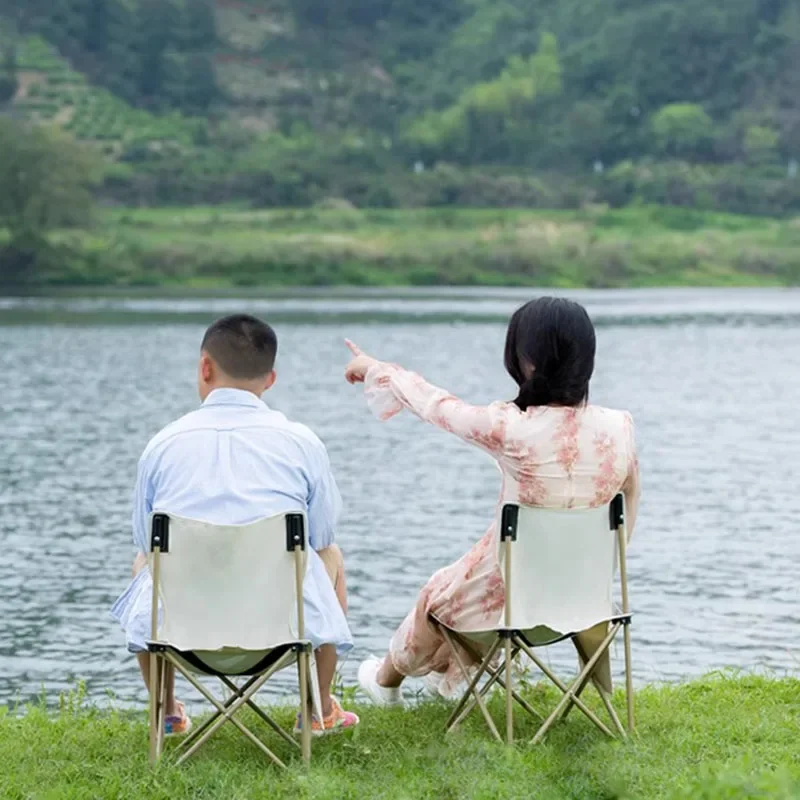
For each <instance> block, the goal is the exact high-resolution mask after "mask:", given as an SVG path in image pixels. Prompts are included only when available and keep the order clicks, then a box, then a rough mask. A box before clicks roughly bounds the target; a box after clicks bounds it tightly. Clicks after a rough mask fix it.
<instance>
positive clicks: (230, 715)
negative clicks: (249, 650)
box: [168, 655, 289, 768]
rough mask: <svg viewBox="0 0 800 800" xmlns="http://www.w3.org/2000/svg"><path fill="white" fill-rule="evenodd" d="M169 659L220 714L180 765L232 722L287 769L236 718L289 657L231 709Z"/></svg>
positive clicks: (242, 696) (182, 757) (274, 667)
mask: <svg viewBox="0 0 800 800" xmlns="http://www.w3.org/2000/svg"><path fill="white" fill-rule="evenodd" d="M168 658H169V659H170V660H171V661H172V663H174V664H175V666H176V667H177V668H178V669H180V670H181V672H182V674H183V676H184V677H185V678H186V680H188V681H189V683H191V684H192V686H194V688H195V689H197V691H198V692H200V694H202V695H203V696H204V697H205V698H206V700H208V701H209V702H210V703H211V704H212V705H213V706H214V707H215V708H216V709H217V711H219V712H220V715H219V718H218V719H217V720H215V721H214V723H213V724H212V725H210V726H209V728H208V730H206V731H205V732H204V733H203V735H202V736H200V737H199V738H198V740H197V741H196V742H195V743H194V744H193V745H192V746H191V747H190V748H189V749H188V750H187V751H186V752H185V753H183V755H181V757H180V758H179V759H178V762H177V763H179V764H181V763H183V762H184V761H185V760H186V759H187V758H190V757H191V756H192V755H193V754H194V753H195V752H197V750H198V748H200V747H201V745H203V744H204V743H205V742H206V741H208V739H209V738H210V737H211V736H212V735H213V734H214V733H216V732H217V730H219V728H220V727H221V726H222V725H223V724H224V723H225V722H230V723H232V724H233V725H235V726H236V727H237V728H238V729H239V731H241V733H243V734H244V735H245V736H246V737H247V738H248V739H250V741H251V742H253V744H254V745H256V747H258V748H259V750H261V751H262V752H263V753H265V754H266V755H267V756H268V757H269V758H270V759H272V761H274V762H275V763H276V764H277V765H278V766H280V767H283V768H285V767H286V765H285V764H284V763H283V762H282V761H281V760H280V759H279V758H278V757H277V756H276V755H275V754H274V753H273V752H272V751H271V750H270V749H269V748H268V747H267V746H266V745H265V744H264V743H263V742H262V741H261V740H260V739H259V738H258V737H257V736H255V734H253V733H252V732H251V731H250V730H249V729H248V728H247V727H245V725H244V724H242V722H240V721H239V720H238V719H236V717H235V716H234V715H235V714H236V713H238V711H239V710H240V709H241V708H242V707H243V706H245V705H246V704H247V701H248V700H250V698H251V697H252V696H253V695H254V694H255V693H256V692H257V691H258V690H259V689H260V688H261V687H262V686H263V685H264V683H266V682H267V680H269V678H270V677H272V675H274V674H275V672H277V671H278V670H279V669H282V668H283V667H284V666H286V664H287V662H288V658H289V657H288V656H286V657H284V658H282V659H280V661H278V662H277V663H276V664H274V665H273V666H272V667H271V668H270V670H269V671H268V672H266V673H264V675H261V676H259V678H258V679H257V680H256V681H255V682H254V683H253V685H252V686H250V687H249V688H248V690H247V691H246V692H243V693H242V695H241V696H240V697H237V698H236V699H235V700H234V702H233V703H231V705H230V706H229V707H227V708H226V707H225V706H224V705H223V703H221V702H220V701H219V700H217V698H216V697H214V695H213V694H211V692H209V690H208V689H206V687H205V686H203V684H202V683H200V681H198V680H197V679H196V678H195V677H194V676H193V675H191V674H190V673H189V672H186V671H185V670H183V668H182V666H181V664H180V663H179V662H178V661H177V660H173V659H172V657H171V656H170V655H168Z"/></svg>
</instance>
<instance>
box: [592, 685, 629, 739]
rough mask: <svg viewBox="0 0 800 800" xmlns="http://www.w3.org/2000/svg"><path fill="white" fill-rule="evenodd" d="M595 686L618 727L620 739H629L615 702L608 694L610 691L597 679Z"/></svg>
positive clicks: (615, 725)
mask: <svg viewBox="0 0 800 800" xmlns="http://www.w3.org/2000/svg"><path fill="white" fill-rule="evenodd" d="M594 687H595V689H597V693H598V694H599V695H600V699H601V700H602V701H603V705H604V706H605V707H606V711H608V716H609V717H611V721H612V722H613V723H614V727H615V728H616V729H617V732H618V733H619V736H620V739H627V738H628V734H627V733H626V731H625V728H624V727H623V726H622V723H621V722H620V720H619V716H618V715H617V710H616V709H615V708H614V704H613V703H612V702H611V698H610V697H609V696H608V693H607V692H606V690H605V689H603V687H602V686H600V684H599V683H598V682H597V681H594Z"/></svg>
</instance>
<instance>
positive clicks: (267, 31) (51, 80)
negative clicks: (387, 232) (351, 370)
mask: <svg viewBox="0 0 800 800" xmlns="http://www.w3.org/2000/svg"><path fill="white" fill-rule="evenodd" d="M0 50H2V53H3V57H2V62H1V63H0V103H3V102H4V103H5V108H6V110H7V111H10V112H11V113H15V114H17V115H21V116H24V117H26V118H29V119H32V120H34V121H41V122H47V123H49V124H57V125H60V126H62V127H64V128H66V129H68V130H69V131H71V132H72V133H73V134H74V135H75V136H76V137H78V138H80V139H84V140H87V141H90V142H96V143H98V146H99V148H100V149H101V150H102V152H103V153H104V154H105V156H106V158H107V160H108V164H109V168H108V175H107V178H106V182H105V188H104V191H105V192H106V194H107V195H108V196H109V197H112V198H116V199H118V200H122V201H128V202H130V201H133V200H135V201H136V202H139V203H156V202H182V203H187V202H192V203H195V202H212V203H213V202H220V201H229V200H235V199H248V200H250V201H251V202H254V203H256V204H259V205H280V204H300V205H307V204H311V203H314V202H318V201H320V200H322V199H324V198H326V197H340V198H345V199H347V200H349V201H351V202H353V203H356V204H357V205H384V206H391V205H446V204H462V205H478V206H480V205H527V206H539V207H542V206H557V207H576V206H580V205H583V204H585V203H587V202H593V201H600V202H608V203H610V204H612V205H624V204H626V203H629V202H631V201H632V200H636V199H641V200H643V201H646V202H658V203H669V204H675V205H689V206H698V207H702V208H717V209H726V210H733V211H740V212H742V211H743V212H754V213H770V214H775V213H786V212H796V211H797V210H798V209H800V188H798V179H797V178H796V175H797V162H796V161H795V159H800V77H798V76H799V75H800V73H799V72H798V71H797V65H798V64H800V7H798V5H797V3H796V1H795V0H708V2H706V3H703V4H698V3H697V2H696V1H695V0H650V1H648V2H644V1H643V0H639V2H634V0H558V2H556V0H535V1H534V0H427V1H426V2H425V3H420V2H419V0H327V2H326V1H325V0H216V2H215V1H214V0H0Z"/></svg>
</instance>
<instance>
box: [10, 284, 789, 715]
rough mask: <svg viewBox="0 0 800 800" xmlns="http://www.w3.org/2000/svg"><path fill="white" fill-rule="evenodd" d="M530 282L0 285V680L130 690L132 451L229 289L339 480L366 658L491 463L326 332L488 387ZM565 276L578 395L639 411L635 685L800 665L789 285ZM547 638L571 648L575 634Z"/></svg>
mask: <svg viewBox="0 0 800 800" xmlns="http://www.w3.org/2000/svg"><path fill="white" fill-rule="evenodd" d="M530 294H531V293H529V292H527V291H518V290H513V291H511V290H496V291H491V292H486V291H471V290H462V291H427V290H426V291H399V292H386V291H384V292H380V291H371V292H369V291H368V292H359V293H353V292H350V293H349V294H344V293H342V292H333V293H331V292H327V293H326V292H322V291H318V292H304V293H298V294H294V295H293V294H287V293H284V294H282V295H279V296H278V295H275V296H260V297H251V298H245V299H242V298H234V297H222V298H217V299H214V298H197V297H195V298H153V297H146V296H143V295H139V296H133V297H123V296H120V295H116V296H111V297H97V296H96V297H84V298H81V297H68V296H62V297H50V298H47V297H37V298H0V371H2V374H3V375H4V376H5V378H6V385H5V387H4V391H3V392H2V394H0V408H1V409H2V419H3V421H4V428H3V459H2V462H0V547H2V557H0V702H13V701H14V700H16V699H21V700H28V699H30V698H31V697H33V696H35V695H38V694H39V693H40V692H41V691H42V690H43V689H44V691H45V693H46V694H47V695H48V697H49V698H50V700H51V701H54V700H55V699H56V698H57V695H58V693H59V692H60V691H62V690H65V689H67V688H69V687H71V686H73V685H74V683H75V681H76V680H85V681H86V684H87V688H88V692H89V694H90V696H91V697H92V698H93V699H95V700H98V701H104V700H105V698H106V697H107V692H108V691H109V690H110V691H111V692H113V694H114V695H115V696H116V698H117V702H118V703H120V704H127V703H132V702H142V701H143V700H144V692H143V690H142V688H141V686H140V683H139V678H138V675H137V671H136V668H135V664H134V662H133V660H132V659H131V657H130V656H128V655H127V654H126V652H125V650H124V643H123V637H122V634H121V632H120V631H119V630H118V629H117V628H116V627H115V625H114V623H113V622H112V621H111V620H110V618H109V616H108V608H109V606H110V605H111V603H112V602H113V600H114V598H115V597H116V595H117V594H118V593H119V592H120V591H121V590H122V589H123V588H124V586H125V584H126V581H127V576H128V573H129V569H130V562H131V557H132V545H131V540H130V529H129V515H130V508H129V502H130V495H131V487H132V484H133V478H134V474H135V468H136V461H137V459H138V457H139V454H140V452H141V450H142V449H143V447H144V446H145V444H146V443H147V440H148V439H149V437H150V436H151V435H152V434H154V433H155V432H156V431H157V430H158V429H159V428H160V427H162V426H163V425H165V424H166V423H168V422H169V421H171V420H172V419H174V418H175V417H177V416H179V415H180V414H183V413H185V412H186V411H189V410H190V409H192V408H193V407H194V406H195V405H196V402H197V401H196V396H195V391H196V390H195V384H194V367H195V361H196V357H197V350H198V346H199V341H200V338H201V336H202V332H203V329H204V326H205V325H206V324H207V323H208V322H209V321H210V320H212V319H213V318H214V317H215V316H218V315H221V314H223V313H228V312H230V311H233V310H242V309H244V310H250V311H254V312H256V313H259V314H261V315H263V316H264V317H266V318H267V319H269V320H271V321H273V322H274V323H275V327H276V328H277V330H278V334H279V338H280V355H279V382H278V385H277V386H276V388H275V389H274V391H273V392H270V394H269V395H268V396H267V400H268V402H269V403H270V404H272V405H273V406H274V407H276V408H279V409H280V410H282V411H284V412H285V413H287V414H289V415H290V416H292V417H294V418H296V419H298V420H300V421H302V422H305V423H307V424H308V425H310V426H311V427H312V428H314V429H315V430H316V431H317V433H318V434H319V435H320V436H321V437H322V438H323V439H324V440H325V442H326V443H327V445H328V448H329V451H330V455H331V461H332V463H333V467H334V469H335V472H336V475H337V478H338V481H339V484H340V488H341V490H342V493H343V495H344V498H345V504H346V510H345V515H344V518H343V520H342V524H341V529H340V543H341V545H342V547H343V549H344V551H345V555H346V558H347V565H348V570H349V585H350V590H351V621H352V626H353V629H354V632H355V635H356V639H357V645H358V647H357V650H356V652H355V653H354V654H353V655H352V656H351V658H350V659H349V661H348V662H347V663H346V664H345V665H344V668H343V674H344V677H345V679H346V681H348V682H352V681H353V678H354V673H355V666H356V664H357V662H358V659H359V657H361V656H363V655H365V654H366V653H368V652H382V651H383V650H384V649H385V647H386V644H387V642H388V639H389V637H390V635H391V633H392V631H393V629H394V627H395V626H396V625H397V624H398V623H399V622H400V620H401V619H402V617H403V616H404V615H405V613H406V612H407V610H408V609H409V608H410V606H411V604H412V603H413V601H414V599H415V597H416V594H417V591H418V590H419V588H420V586H421V585H422V584H423V583H424V581H425V580H426V578H427V577H428V576H429V575H430V574H431V573H432V572H433V571H435V570H436V569H438V568H439V567H441V566H444V565H446V564H448V563H450V562H451V561H453V560H455V559H456V558H458V557H459V556H460V555H461V554H462V553H463V552H464V551H465V550H466V549H467V548H468V547H469V546H470V545H471V544H472V543H473V542H475V541H476V540H477V539H478V538H479V537H480V536H481V535H482V533H483V532H484V530H485V528H486V527H487V525H488V524H489V522H490V521H491V516H492V513H493V509H494V505H495V502H496V499H497V493H498V491H499V474H498V472H497V470H496V468H495V467H494V465H493V463H492V461H491V460H490V459H489V458H488V457H487V456H485V455H483V454H482V453H480V452H479V451H477V450H474V449H471V448H470V447H468V446H467V445H464V444H462V443H460V442H459V441H458V440H456V439H454V438H452V437H448V436H447V435H446V434H444V433H442V432H441V431H437V430H435V429H433V428H430V427H427V426H425V425H423V424H422V423H420V422H418V421H417V420H415V419H413V418H411V417H410V416H406V417H400V418H397V419H395V420H392V421H391V422H389V423H386V424H381V423H378V422H377V421H375V420H374V419H373V418H372V417H371V416H370V415H369V413H368V412H367V410H366V408H365V405H364V402H363V398H362V397H361V394H360V391H359V390H358V389H356V388H353V387H350V386H347V385H346V384H345V383H344V381H343V380H342V377H341V376H342V368H343V365H344V363H345V361H346V352H345V350H344V348H343V346H342V339H343V337H344V336H349V337H350V338H353V339H355V340H356V341H357V342H359V343H360V344H361V345H362V346H363V347H364V348H365V349H366V350H368V351H370V352H372V353H374V354H375V355H377V356H379V357H381V358H385V359H389V360H393V361H397V362H400V363H402V364H404V365H407V366H409V367H412V368H414V369H416V370H418V371H420V372H422V373H423V374H424V375H425V376H426V377H427V378H428V379H429V380H431V381H433V382H435V383H438V384H440V385H443V386H446V387H447V388H448V389H451V390H453V391H454V392H456V393H458V394H460V395H461V396H463V397H464V398H465V399H468V400H470V401H473V402H478V403H482V402H489V401H491V400H494V399H497V398H507V397H510V396H512V394H513V391H512V388H513V387H512V386H511V384H510V381H509V380H508V378H507V377H506V376H505V374H504V372H503V369H502V345H503V337H504V333H505V326H504V320H506V319H507V317H508V315H509V313H510V311H511V310H513V308H514V307H515V305H517V304H518V303H519V302H520V301H521V300H524V299H527V298H528V297H529V296H530ZM572 296H575V297H577V298H578V299H580V300H581V301H583V302H585V303H586V305H587V306H588V307H589V310H590V312H591V313H592V315H593V316H594V318H595V319H596V321H597V323H598V337H599V356H598V364H597V373H596V379H595V382H594V385H593V398H592V399H593V401H594V402H597V403H601V404H605V405H610V406H616V407H622V408H627V409H629V410H630V411H632V412H633V414H634V417H635V419H636V423H637V436H638V441H639V446H640V452H641V462H642V472H643V486H644V495H643V502H642V510H641V517H640V522H639V526H638V530H637V532H636V535H635V538H634V544H633V546H632V549H631V553H630V575H631V595H632V602H633V605H634V608H635V611H636V619H635V623H634V629H633V631H634V640H633V641H634V670H635V675H636V679H637V681H639V682H645V681H676V680H681V679H684V678H687V677H691V676H695V675H700V674H703V673H705V672H708V671H709V670H714V669H717V668H723V667H729V666H733V667H737V668H741V669H745V670H753V669H768V670H772V671H775V672H777V673H778V674H784V673H786V672H788V671H793V672H796V671H797V669H798V665H799V664H800V653H798V650H799V649H800V647H799V646H798V645H797V643H796V642H797V629H798V622H800V611H798V601H800V596H799V595H798V590H797V576H798V574H800V535H799V534H800V492H798V487H799V486H800V466H798V456H799V455H800V424H798V417H797V408H798V403H799V402H800V292H794V291H755V290H753V291H751V290H747V291H710V290H708V291H706V290H670V291H641V292H638V291H620V292H613V291H603V292H577V293H572ZM620 655H621V654H620ZM549 659H550V661H551V663H552V664H554V665H555V666H558V667H561V668H567V669H570V668H572V667H573V666H574V663H573V662H574V657H573V655H572V653H571V651H570V650H569V648H568V647H563V646H560V647H557V648H554V649H553V650H552V651H551V653H550V655H549ZM619 660H620V659H618V662H619ZM288 681H289V678H288V675H287V678H286V680H285V681H284V684H283V685H284V688H286V687H287V686H289V685H290V682H288ZM183 694H184V695H186V696H189V697H190V698H194V695H191V694H189V692H188V690H186V691H184V692H183Z"/></svg>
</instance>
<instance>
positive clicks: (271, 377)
mask: <svg viewBox="0 0 800 800" xmlns="http://www.w3.org/2000/svg"><path fill="white" fill-rule="evenodd" d="M277 380H278V373H277V372H275V370H272V372H270V374H269V375H267V380H266V383H265V384H264V391H265V392H268V391H269V390H270V389H271V388H272V387H273V386H274V385H275V381H277Z"/></svg>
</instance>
